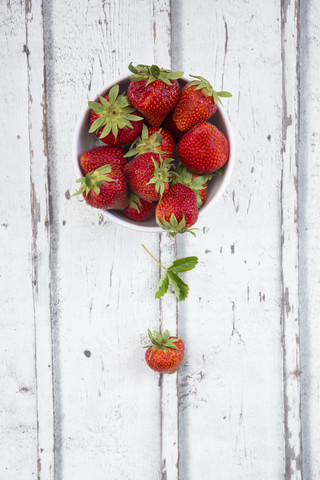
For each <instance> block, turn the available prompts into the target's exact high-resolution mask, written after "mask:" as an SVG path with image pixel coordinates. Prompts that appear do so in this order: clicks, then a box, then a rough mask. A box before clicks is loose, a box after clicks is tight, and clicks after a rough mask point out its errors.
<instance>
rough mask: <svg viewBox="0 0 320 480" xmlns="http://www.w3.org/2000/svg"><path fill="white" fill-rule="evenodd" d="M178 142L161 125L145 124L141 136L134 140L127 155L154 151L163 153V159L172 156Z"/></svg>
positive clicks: (131, 155)
mask: <svg viewBox="0 0 320 480" xmlns="http://www.w3.org/2000/svg"><path fill="white" fill-rule="evenodd" d="M175 148H176V144H175V142H174V140H173V138H172V136H171V135H170V133H169V132H167V130H164V129H163V128H159V127H150V128H149V129H148V127H147V126H146V125H143V127H142V133H141V136H140V137H139V138H138V140H137V141H134V142H133V144H132V145H131V148H130V150H128V152H127V153H126V154H125V157H126V158H127V157H133V156H136V155H141V154H142V153H147V152H154V153H158V154H160V155H162V158H163V159H166V158H172V157H173V155H174V151H175Z"/></svg>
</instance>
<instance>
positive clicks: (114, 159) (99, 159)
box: [80, 146, 127, 175]
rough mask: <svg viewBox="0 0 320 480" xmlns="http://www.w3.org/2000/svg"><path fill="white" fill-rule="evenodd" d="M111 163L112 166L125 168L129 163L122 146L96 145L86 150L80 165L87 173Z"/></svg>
mask: <svg viewBox="0 0 320 480" xmlns="http://www.w3.org/2000/svg"><path fill="white" fill-rule="evenodd" d="M107 164H108V165H110V166H111V167H112V168H118V169H119V170H123V168H124V167H125V165H126V164H127V160H126V159H125V158H124V152H123V150H122V148H120V147H109V146H103V147H96V148H92V149H91V150H88V151H87V152H84V153H83V154H82V155H81V157H80V166H81V168H82V171H83V172H84V174H85V175H86V174H87V173H90V172H93V170H96V169H97V168H99V167H102V166H103V165H107Z"/></svg>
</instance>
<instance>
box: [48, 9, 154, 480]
mask: <svg viewBox="0 0 320 480" xmlns="http://www.w3.org/2000/svg"><path fill="white" fill-rule="evenodd" d="M153 18H154V17H153V5H152V4H150V2H148V1H125V2H116V1H113V2H108V3H107V2H104V3H101V2H98V1H95V2H90V4H89V5H84V4H83V3H82V2H56V3H55V4H51V3H50V2H46V4H45V26H46V45H48V49H49V51H48V55H47V60H48V61H47V72H48V114H49V123H50V127H51V128H50V134H49V158H50V172H51V182H52V195H53V208H52V222H53V229H54V236H55V238H56V239H57V245H56V246H57V250H56V251H55V254H54V255H55V257H54V258H53V263H54V264H56V267H55V275H54V276H55V284H56V285H55V288H56V297H57V309H56V316H57V326H56V330H55V344H56V351H57V353H58V354H59V355H57V358H56V371H57V376H56V395H55V398H56V419H57V425H58V426H59V425H60V428H59V429H58V431H57V445H56V460H57V469H56V476H57V478H64V477H65V478H68V479H72V478H77V480H81V479H87V478H88V477H90V478H91V476H92V475H93V474H94V477H95V479H96V480H99V479H105V475H106V472H107V473H108V476H109V477H110V478H118V477H121V478H125V479H132V478H159V477H160V476H161V463H160V459H161V434H160V389H159V386H158V376H157V375H154V373H153V372H152V371H151V370H149V369H148V367H147V366H146V364H145V361H144V350H142V348H141V347H142V346H143V345H144V344H145V341H146V340H147V337H146V332H147V328H150V329H154V330H157V329H158V328H159V302H158V301H156V300H155V299H154V292H155V288H156V284H157V282H158V278H159V277H158V267H157V265H156V264H155V262H153V261H152V260H151V259H149V258H148V256H147V254H146V253H145V251H144V250H143V249H142V247H141V244H142V243H145V244H146V246H147V247H148V249H149V250H150V251H154V250H156V251H157V250H158V248H159V245H158V236H157V235H154V234H150V235H149V234H148V235H147V236H146V235H145V234H140V233H138V232H134V231H129V230H126V229H124V228H121V227H119V226H116V225H114V224H112V223H111V222H107V221H105V220H104V219H103V218H102V217H101V215H100V214H99V212H98V211H94V210H93V209H90V208H88V207H86V205H84V204H83V203H81V202H80V201H79V200H78V199H72V200H69V201H68V200H66V198H65V192H66V191H67V190H70V189H71V188H74V187H72V185H73V182H74V173H73V167H72V164H71V158H70V146H71V134H72V129H73V126H74V124H75V120H76V118H77V116H78V115H79V114H80V112H81V110H82V108H83V107H84V106H85V105H86V102H87V99H88V98H92V97H93V96H94V95H95V94H96V92H97V91H99V90H100V89H101V87H102V86H103V84H104V83H106V82H107V81H110V80H112V79H113V78H115V77H117V76H118V75H119V74H120V73H122V74H123V73H126V71H127V65H128V63H129V62H130V61H131V60H132V61H133V62H137V63H139V62H142V63H152V62H153V58H154V36H153ZM132 19H139V21H137V22H133V21H132ZM66 24H67V25H68V26H69V27H68V34H67V35H65V34H64V27H63V26H64V25H66ZM160 30H161V29H160V28H159V32H160ZM159 35H160V33H159ZM62 111H67V112H68V115H65V116H61V112H62ZM67 196H68V195H67ZM84 352H86V353H84ZM89 352H90V353H89ZM93 472H94V473H93Z"/></svg>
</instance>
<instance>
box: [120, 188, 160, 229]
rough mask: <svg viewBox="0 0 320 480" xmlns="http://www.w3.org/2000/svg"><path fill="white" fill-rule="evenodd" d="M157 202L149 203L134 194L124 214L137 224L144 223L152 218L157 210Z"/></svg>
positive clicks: (131, 193)
mask: <svg viewBox="0 0 320 480" xmlns="http://www.w3.org/2000/svg"><path fill="white" fill-rule="evenodd" d="M156 206H157V202H148V201H147V200H144V199H143V198H140V197H138V195H136V194H135V193H133V192H130V194H129V205H128V206H127V208H125V209H124V210H123V213H124V214H125V215H126V216H127V217H128V218H131V220H134V221H135V222H142V221H143V220H147V219H148V218H150V217H151V216H152V215H153V214H154V212H155V209H156Z"/></svg>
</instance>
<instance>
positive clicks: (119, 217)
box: [73, 77, 233, 232]
mask: <svg viewBox="0 0 320 480" xmlns="http://www.w3.org/2000/svg"><path fill="white" fill-rule="evenodd" d="M190 80H191V79H188V78H185V77H184V78H181V79H179V80H178V81H179V83H180V87H181V88H182V87H183V86H184V85H186V83H188V82H189V81H190ZM115 83H118V85H119V87H120V93H122V92H125V91H126V90H127V89H128V86H129V83H130V80H129V78H128V77H123V78H121V79H120V80H118V81H116V82H114V83H112V84H110V85H108V86H107V87H106V88H105V89H104V90H103V91H102V92H101V93H100V95H106V93H107V92H108V90H109V89H110V88H111V86H112V85H114V84H115ZM95 101H99V99H98V97H96V99H95ZM90 112H91V110H90V109H89V107H87V108H86V109H85V110H84V111H83V113H82V115H81V117H80V118H79V121H78V123H77V126H76V130H75V133H74V140H73V162H74V167H75V170H76V174H77V178H79V177H82V176H83V174H82V172H81V169H80V164H79V162H80V156H81V154H82V153H83V152H86V151H87V150H90V149H91V148H94V147H97V146H99V145H105V143H103V142H101V141H100V140H99V139H98V138H97V137H96V136H95V135H93V134H92V133H88V130H89V121H90ZM209 122H210V123H212V124H213V125H215V126H216V127H217V128H218V129H219V130H221V131H222V132H223V133H224V135H225V136H226V137H227V139H228V141H229V144H230V156H229V160H228V162H227V164H226V166H225V173H224V175H222V176H220V175H217V176H216V177H214V178H213V179H212V180H211V181H210V182H208V190H207V199H206V202H205V204H204V206H203V207H202V208H201V209H200V211H199V216H202V215H203V214H204V213H205V212H206V211H207V210H208V209H209V208H211V207H212V206H213V205H214V203H215V202H216V201H217V200H218V198H219V197H220V196H221V195H222V193H223V191H224V190H225V187H226V185H227V183H228V181H229V178H230V175H231V169H232V164H233V139H232V133H231V127H230V124H229V121H228V119H227V117H226V115H225V114H224V113H223V112H222V109H221V108H220V107H219V106H218V110H217V112H216V113H215V115H214V116H213V117H212V118H211V119H210V120H209ZM175 156H176V157H177V154H176V155H175ZM101 213H102V214H103V215H105V216H106V217H108V218H109V219H111V220H113V221H115V222H117V223H120V224H121V225H124V226H127V227H130V228H133V229H136V230H143V231H148V232H161V231H162V229H161V228H160V227H158V225H157V223H156V221H155V220H154V218H150V219H148V220H145V221H143V222H134V221H133V220H131V219H129V218H128V217H126V216H125V215H124V214H123V213H121V212H120V211H116V210H101Z"/></svg>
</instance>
